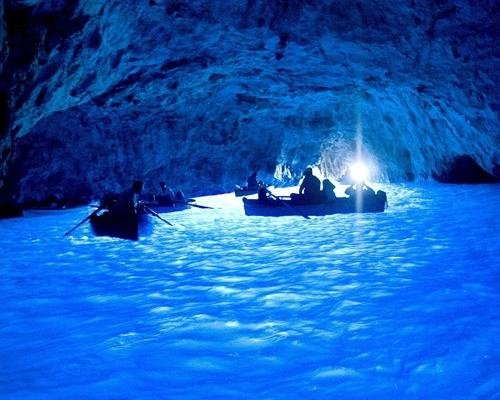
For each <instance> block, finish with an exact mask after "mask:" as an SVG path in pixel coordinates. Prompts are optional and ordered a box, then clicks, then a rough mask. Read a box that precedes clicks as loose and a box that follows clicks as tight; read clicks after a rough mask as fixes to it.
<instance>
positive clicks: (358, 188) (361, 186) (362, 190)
mask: <svg viewBox="0 0 500 400" xmlns="http://www.w3.org/2000/svg"><path fill="white" fill-rule="evenodd" d="M345 194H346V195H348V196H349V197H354V196H358V197H359V196H362V197H363V198H366V197H371V196H375V190H373V189H372V188H371V187H370V186H368V185H367V184H366V183H365V181H363V182H361V183H357V184H354V183H353V184H352V185H351V186H349V187H348V188H347V189H346V190H345Z"/></svg>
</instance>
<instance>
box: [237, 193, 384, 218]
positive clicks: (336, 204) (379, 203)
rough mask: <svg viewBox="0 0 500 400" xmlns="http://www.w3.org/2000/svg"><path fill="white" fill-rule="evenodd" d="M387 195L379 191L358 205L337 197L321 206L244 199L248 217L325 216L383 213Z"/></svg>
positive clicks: (277, 200)
mask: <svg viewBox="0 0 500 400" xmlns="http://www.w3.org/2000/svg"><path fill="white" fill-rule="evenodd" d="M386 204H387V195H386V193H385V192H383V191H381V190H379V191H378V192H377V194H376V195H374V196H367V197H366V198H363V202H360V203H358V204H357V203H356V199H355V198H352V197H337V198H336V199H335V200H333V201H329V202H324V203H319V204H295V203H293V202H292V201H291V200H290V199H289V198H280V197H275V198H267V199H265V200H258V199H247V198H246V197H244V198H243V205H244V208H245V214H246V215H256V216H267V217H280V216H289V215H302V216H323V215H330V214H340V213H367V212H383V211H384V210H385V208H386Z"/></svg>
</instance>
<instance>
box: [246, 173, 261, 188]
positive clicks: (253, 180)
mask: <svg viewBox="0 0 500 400" xmlns="http://www.w3.org/2000/svg"><path fill="white" fill-rule="evenodd" d="M258 187H259V182H258V181H257V172H254V173H253V174H252V175H250V176H249V177H248V178H247V189H257V188H258Z"/></svg>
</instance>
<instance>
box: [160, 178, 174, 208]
mask: <svg viewBox="0 0 500 400" xmlns="http://www.w3.org/2000/svg"><path fill="white" fill-rule="evenodd" d="M155 199H156V201H157V202H158V204H161V205H172V204H174V200H175V196H174V192H173V191H172V189H170V188H169V187H168V186H167V184H166V183H165V182H163V181H162V182H160V192H159V193H158V194H157V195H156V198H155Z"/></svg>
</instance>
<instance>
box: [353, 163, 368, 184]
mask: <svg viewBox="0 0 500 400" xmlns="http://www.w3.org/2000/svg"><path fill="white" fill-rule="evenodd" d="M351 178H352V180H353V181H354V182H357V183H361V182H363V181H366V179H367V178H368V168H367V167H366V165H365V164H363V163H362V162H361V161H358V162H356V163H355V164H353V165H351Z"/></svg>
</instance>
